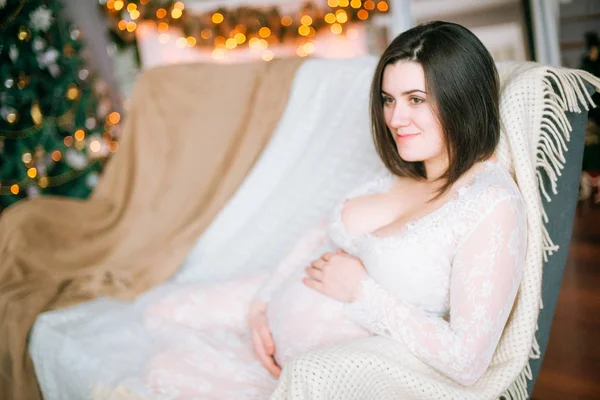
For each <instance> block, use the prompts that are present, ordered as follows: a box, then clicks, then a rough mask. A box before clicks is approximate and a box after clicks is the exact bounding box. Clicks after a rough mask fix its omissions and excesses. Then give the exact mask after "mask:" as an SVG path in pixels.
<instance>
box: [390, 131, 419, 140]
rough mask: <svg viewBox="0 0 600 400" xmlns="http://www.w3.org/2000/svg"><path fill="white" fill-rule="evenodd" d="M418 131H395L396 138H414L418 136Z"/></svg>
mask: <svg viewBox="0 0 600 400" xmlns="http://www.w3.org/2000/svg"><path fill="white" fill-rule="evenodd" d="M419 135H420V133H402V134H400V133H397V134H396V136H398V140H408V139H412V138H415V137H417V136H419Z"/></svg>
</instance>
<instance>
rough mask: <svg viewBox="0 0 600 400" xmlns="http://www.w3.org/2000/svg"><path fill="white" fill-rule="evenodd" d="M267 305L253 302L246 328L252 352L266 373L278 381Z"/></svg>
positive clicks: (277, 369) (279, 368) (279, 371)
mask: <svg viewBox="0 0 600 400" xmlns="http://www.w3.org/2000/svg"><path fill="white" fill-rule="evenodd" d="M266 309H267V305H266V304H265V303H262V302H260V301H254V302H253V303H252V305H251V306H250V313H249V314H248V326H249V328H250V334H251V335H252V344H253V347H254V352H255V353H256V355H257V356H258V359H259V360H260V362H261V363H262V364H263V365H264V366H265V368H266V369H267V371H269V373H270V374H271V375H273V376H274V377H275V378H276V379H279V375H280V374H281V367H279V365H277V363H276V362H275V358H274V357H273V355H274V354H275V343H274V342H273V337H272V336H271V330H270V329H269V324H268V322H267V315H266Z"/></svg>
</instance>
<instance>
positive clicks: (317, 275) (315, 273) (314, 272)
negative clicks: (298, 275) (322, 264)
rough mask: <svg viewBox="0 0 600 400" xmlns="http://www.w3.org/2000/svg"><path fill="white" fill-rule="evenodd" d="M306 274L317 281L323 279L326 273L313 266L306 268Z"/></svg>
mask: <svg viewBox="0 0 600 400" xmlns="http://www.w3.org/2000/svg"><path fill="white" fill-rule="evenodd" d="M306 274H307V275H308V276H310V277H311V278H312V279H314V280H315V281H323V276H324V275H325V273H324V272H323V271H321V270H320V269H317V268H313V267H308V268H306Z"/></svg>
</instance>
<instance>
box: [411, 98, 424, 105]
mask: <svg viewBox="0 0 600 400" xmlns="http://www.w3.org/2000/svg"><path fill="white" fill-rule="evenodd" d="M408 101H410V104H415V105H416V104H421V103H423V101H424V100H423V99H421V98H419V97H411V98H410V99H409V100H408Z"/></svg>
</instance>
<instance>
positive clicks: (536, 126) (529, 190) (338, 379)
mask: <svg viewBox="0 0 600 400" xmlns="http://www.w3.org/2000/svg"><path fill="white" fill-rule="evenodd" d="M498 69H499V74H500V78H501V103H500V113H501V120H502V139H501V142H500V146H499V148H498V151H497V155H498V158H499V160H500V162H501V163H502V164H503V165H505V166H506V167H507V168H509V170H510V171H511V173H512V174H513V177H514V178H515V180H516V182H517V184H518V186H519V188H520V190H521V192H522V194H523V197H524V200H525V205H526V210H527V218H528V230H529V231H528V237H529V240H528V244H527V256H526V266H525V268H524V272H523V279H522V282H521V286H520V289H519V294H518V297H517V300H516V302H515V306H514V309H513V312H512V314H511V316H510V318H509V321H508V323H507V326H506V328H505V330H504V332H503V335H502V338H501V340H500V343H499V345H498V347H497V349H496V352H495V354H494V357H493V359H492V362H491V365H490V367H489V369H488V371H487V372H486V373H485V375H484V376H483V377H482V378H481V379H480V380H479V381H478V382H477V383H476V384H474V385H473V386H470V387H464V386H461V385H460V384H458V383H456V382H454V381H452V380H450V379H448V378H446V377H444V376H442V375H441V374H439V373H437V372H436V371H435V370H433V369H432V368H430V367H429V366H427V365H425V364H424V363H422V362H421V361H420V360H419V359H417V358H416V357H415V356H413V355H412V354H411V353H410V352H409V351H408V350H407V349H406V348H405V346H404V345H403V344H402V343H400V342H398V341H394V340H392V339H389V338H386V337H371V338H366V339H362V340H359V341H354V342H351V343H346V344H341V345H337V346H334V347H331V348H327V349H324V350H320V351H314V352H311V353H309V354H306V355H304V356H302V357H298V358H296V359H295V360H294V361H293V362H292V363H291V364H289V365H287V366H286V368H285V369H284V371H283V374H282V376H281V378H280V383H279V386H278V388H277V390H276V392H275V393H274V395H273V397H272V398H274V399H298V398H302V399H308V398H310V399H344V400H351V399H363V400H364V399H373V400H383V399H423V400H425V399H442V398H443V399H473V400H475V399H476V400H482V399H497V398H498V397H504V398H507V399H518V400H521V399H526V398H527V380H528V379H531V368H530V365H529V359H530V358H538V357H539V355H540V353H539V346H538V344H537V341H536V339H535V331H536V329H537V318H538V314H539V310H540V307H541V285H542V266H543V262H544V260H547V257H548V256H550V255H551V254H552V253H553V252H554V251H556V250H557V246H555V245H554V244H553V243H552V240H551V238H550V237H549V235H548V232H547V230H546V228H545V226H544V219H545V220H546V222H547V216H546V214H545V212H544V208H543V204H542V196H544V197H546V198H547V199H548V200H551V197H550V195H549V194H548V192H549V189H550V191H552V192H553V193H555V194H556V182H557V179H558V176H559V175H560V171H561V169H562V168H563V165H564V162H565V159H564V157H563V153H564V152H565V151H567V142H568V141H569V138H570V137H569V135H570V131H571V127H570V125H569V123H568V121H567V119H566V116H565V111H577V112H580V111H581V110H580V107H581V106H583V107H584V108H585V109H588V107H589V106H590V105H591V106H593V102H592V99H591V97H590V96H589V95H588V93H587V91H586V90H585V87H584V81H587V82H589V83H591V84H592V85H593V86H595V87H596V88H597V90H600V80H599V79H597V78H595V77H593V76H592V75H590V74H588V73H586V72H584V71H579V70H572V69H566V68H554V67H547V66H542V65H539V64H536V63H518V64H512V63H510V64H501V65H499V66H498ZM552 84H554V85H556V86H557V88H558V90H557V92H558V93H555V91H554V89H553V88H552ZM542 170H543V171H545V173H546V174H547V175H548V177H549V182H550V188H547V187H545V186H544V182H543V180H542V175H541V171H542Z"/></svg>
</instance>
